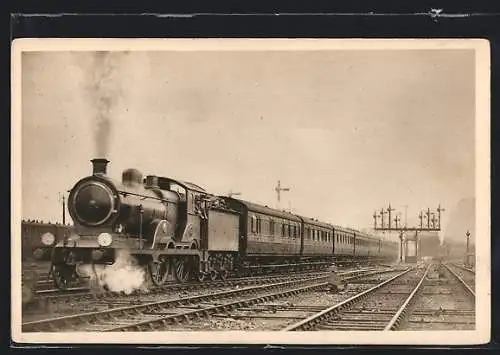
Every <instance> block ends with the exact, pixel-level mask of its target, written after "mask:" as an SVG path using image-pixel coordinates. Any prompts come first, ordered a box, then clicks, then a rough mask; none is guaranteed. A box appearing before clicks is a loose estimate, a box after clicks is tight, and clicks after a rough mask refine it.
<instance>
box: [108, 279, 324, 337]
mask: <svg viewBox="0 0 500 355" xmlns="http://www.w3.org/2000/svg"><path fill="white" fill-rule="evenodd" d="M325 285H327V283H326V282H321V283H316V284H312V285H307V286H302V287H298V288H292V289H287V290H281V291H277V292H274V293H271V294H264V295H259V296H255V297H250V298H245V299H242V300H236V301H232V302H229V303H225V304H219V305H214V306H209V307H207V308H202V309H195V310H191V311H186V312H181V313H178V314H170V315H166V316H159V317H158V318H155V319H147V320H143V321H139V322H135V323H132V324H128V325H122V326H118V327H113V328H110V329H107V330H105V331H106V332H116V331H122V332H123V331H141V330H143V329H144V328H147V329H148V330H153V331H154V330H158V329H157V328H156V327H157V326H160V327H161V326H163V327H165V326H168V325H170V324H177V323H180V322H182V321H189V320H190V317H193V318H194V317H200V316H209V315H210V314H212V313H214V312H220V311H223V310H225V309H232V308H235V307H238V306H243V305H245V306H248V305H252V304H255V303H259V302H262V301H268V300H271V299H276V298H281V297H286V296H290V295H295V294H298V293H302V292H307V291H311V290H314V289H317V288H321V287H324V286H325Z"/></svg>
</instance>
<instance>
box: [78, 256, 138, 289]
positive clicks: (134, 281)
mask: <svg viewBox="0 0 500 355" xmlns="http://www.w3.org/2000/svg"><path fill="white" fill-rule="evenodd" d="M95 271H96V272H95V273H94V272H93V270H92V266H91V265H83V266H81V267H80V268H79V272H80V273H82V274H84V275H87V276H89V277H90V278H91V281H93V282H94V284H95V283H96V282H97V285H98V286H99V287H101V288H104V287H106V288H107V289H108V290H110V291H112V292H123V293H125V294H127V295H130V294H131V293H132V292H134V291H136V290H143V291H145V290H147V279H146V271H145V269H144V268H143V267H141V266H140V265H138V264H137V260H136V259H135V258H134V257H133V256H132V255H130V253H129V252H128V251H127V250H118V251H117V257H116V261H115V263H114V264H112V265H95ZM96 274H97V275H96ZM96 277H97V279H96Z"/></svg>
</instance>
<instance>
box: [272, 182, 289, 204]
mask: <svg viewBox="0 0 500 355" xmlns="http://www.w3.org/2000/svg"><path fill="white" fill-rule="evenodd" d="M274 191H276V195H277V197H278V205H279V204H280V201H281V191H290V188H289V187H281V181H280V180H278V185H276V188H275V189H274Z"/></svg>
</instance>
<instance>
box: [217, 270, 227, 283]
mask: <svg viewBox="0 0 500 355" xmlns="http://www.w3.org/2000/svg"><path fill="white" fill-rule="evenodd" d="M219 277H220V279H221V280H222V281H226V279H227V270H226V269H221V270H220V271H219Z"/></svg>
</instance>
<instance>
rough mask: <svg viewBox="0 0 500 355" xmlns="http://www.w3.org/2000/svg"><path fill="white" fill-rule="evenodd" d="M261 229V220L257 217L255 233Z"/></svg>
mask: <svg viewBox="0 0 500 355" xmlns="http://www.w3.org/2000/svg"><path fill="white" fill-rule="evenodd" d="M261 231H262V220H261V219H260V218H257V233H260V232H261Z"/></svg>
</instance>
